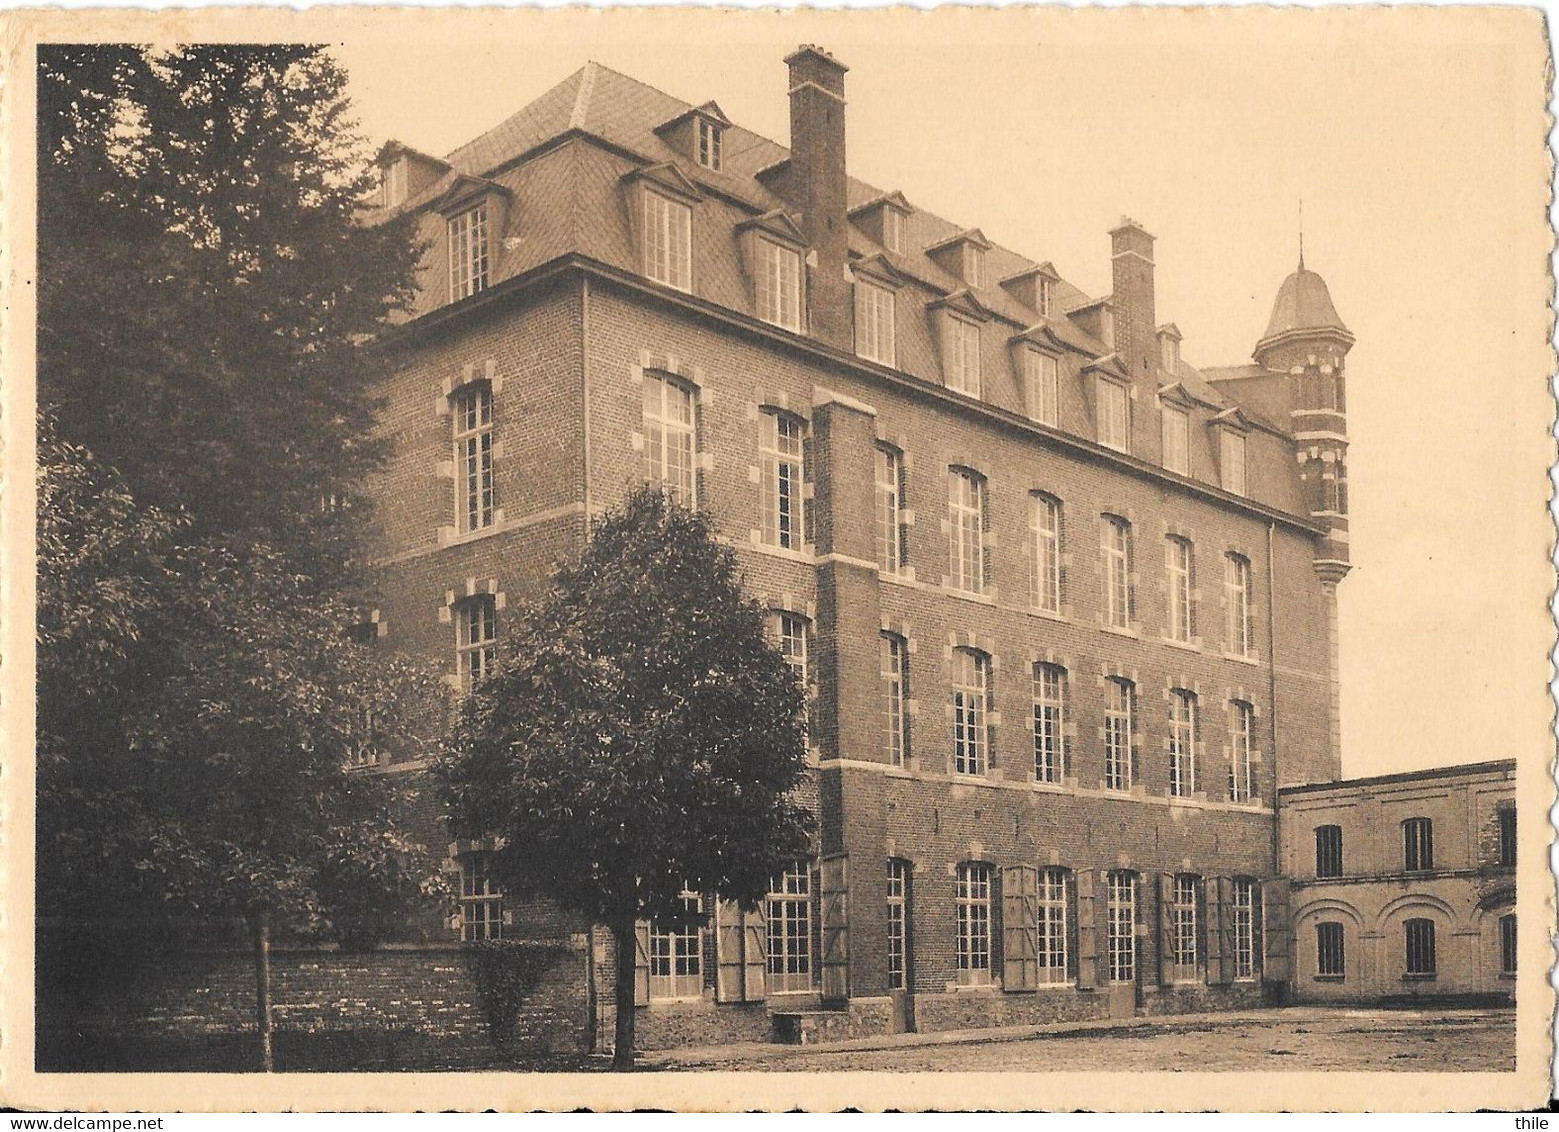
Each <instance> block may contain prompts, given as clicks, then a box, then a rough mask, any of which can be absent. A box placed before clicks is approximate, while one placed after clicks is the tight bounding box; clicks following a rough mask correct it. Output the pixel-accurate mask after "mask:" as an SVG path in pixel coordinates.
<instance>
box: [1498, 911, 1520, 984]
mask: <svg viewBox="0 0 1559 1132" xmlns="http://www.w3.org/2000/svg"><path fill="white" fill-rule="evenodd" d="M1499 969H1500V973H1501V974H1502V975H1514V974H1515V973H1516V914H1515V913H1514V912H1512V913H1510V915H1508V916H1501V917H1500V918H1499Z"/></svg>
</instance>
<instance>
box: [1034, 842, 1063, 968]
mask: <svg viewBox="0 0 1559 1132" xmlns="http://www.w3.org/2000/svg"><path fill="white" fill-rule="evenodd" d="M1066 906H1067V874H1066V870H1065V869H1054V868H1052V869H1041V870H1040V872H1039V924H1038V928H1039V934H1038V938H1037V940H1036V944H1037V946H1036V948H1035V950H1036V951H1037V953H1038V955H1037V958H1038V961H1039V983H1040V985H1041V986H1058V985H1060V984H1062V983H1065V982H1066V981H1067V970H1066V968H1067V954H1066V934H1067V911H1066Z"/></svg>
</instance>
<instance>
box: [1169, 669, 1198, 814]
mask: <svg viewBox="0 0 1559 1132" xmlns="http://www.w3.org/2000/svg"><path fill="white" fill-rule="evenodd" d="M1196 731H1197V719H1196V696H1195V695H1193V694H1192V693H1190V692H1187V691H1186V690H1185V689H1183V688H1176V689H1174V690H1173V691H1171V692H1170V693H1169V792H1170V793H1171V794H1172V795H1174V796H1175V797H1177V798H1189V797H1190V796H1191V795H1192V794H1193V793H1195V791H1196Z"/></svg>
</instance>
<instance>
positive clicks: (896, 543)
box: [875, 444, 909, 574]
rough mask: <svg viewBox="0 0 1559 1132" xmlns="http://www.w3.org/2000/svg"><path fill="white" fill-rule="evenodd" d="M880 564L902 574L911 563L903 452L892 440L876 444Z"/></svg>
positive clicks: (882, 569) (883, 569) (892, 572)
mask: <svg viewBox="0 0 1559 1132" xmlns="http://www.w3.org/2000/svg"><path fill="white" fill-rule="evenodd" d="M876 459H877V497H876V503H877V506H876V522H875V527H876V535H877V568H878V569H879V570H881V571H882V572H883V573H884V574H899V573H902V572H903V571H904V568H905V567H906V566H908V565H909V561H908V555H906V554H905V549H906V545H905V543H906V540H905V538H904V528H905V522H904V520H905V515H904V454H903V453H902V452H900V451H899V450H898V449H897V448H895V447H893V446H892V445H891V444H879V445H877V452H876Z"/></svg>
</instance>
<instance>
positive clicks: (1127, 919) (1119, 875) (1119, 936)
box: [1105, 869, 1137, 983]
mask: <svg viewBox="0 0 1559 1132" xmlns="http://www.w3.org/2000/svg"><path fill="white" fill-rule="evenodd" d="M1106 896H1107V900H1106V909H1105V910H1106V914H1107V918H1106V924H1107V926H1108V928H1109V932H1108V945H1109V960H1110V982H1112V983H1131V982H1135V981H1136V978H1137V874H1136V873H1133V872H1128V871H1126V870H1124V869H1114V870H1111V872H1110V875H1109V879H1108V885H1107V889H1106Z"/></svg>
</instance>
